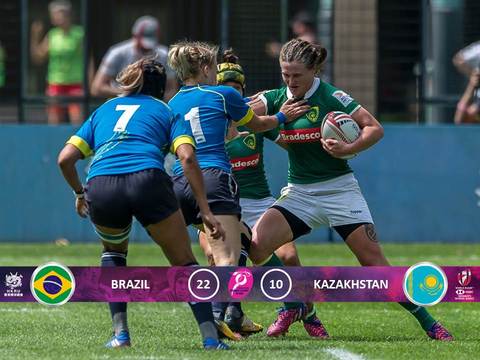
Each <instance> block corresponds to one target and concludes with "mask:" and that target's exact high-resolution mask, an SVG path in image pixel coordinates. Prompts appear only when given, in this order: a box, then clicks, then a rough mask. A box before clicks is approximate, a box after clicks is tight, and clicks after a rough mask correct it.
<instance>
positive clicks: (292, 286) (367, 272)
mask: <svg viewBox="0 0 480 360" xmlns="http://www.w3.org/2000/svg"><path fill="white" fill-rule="evenodd" d="M0 279H1V280H2V282H1V285H0V301H1V302H33V301H38V302H40V303H43V304H47V305H61V304H64V303H66V302H67V301H70V302H186V301H194V302H199V301H221V302H226V301H230V302H231V301H274V302H278V301H287V302H297V301H299V302H300V301H301V302H403V301H408V300H409V301H411V302H413V303H415V304H417V305H425V306H429V305H434V304H437V303H438V302H440V301H443V302H478V301H479V299H480V266H442V267H440V266H437V265H434V264H431V263H419V264H416V265H414V266H411V267H398V266H392V267H331V266H327V267H242V268H239V267H134V266H132V267H78V266H72V267H66V266H64V265H62V264H58V263H47V264H44V265H42V266H39V267H0Z"/></svg>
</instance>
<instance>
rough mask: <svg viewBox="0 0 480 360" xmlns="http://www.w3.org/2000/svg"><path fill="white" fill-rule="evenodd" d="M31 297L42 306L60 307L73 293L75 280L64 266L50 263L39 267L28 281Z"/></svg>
mask: <svg viewBox="0 0 480 360" xmlns="http://www.w3.org/2000/svg"><path fill="white" fill-rule="evenodd" d="M30 290H31V292H32V295H33V297H34V298H35V300H37V301H38V302H39V303H41V304H44V305H62V304H65V303H66V302H67V301H68V300H70V298H71V297H72V295H73V293H74V292H75V278H74V277H73V274H72V272H71V271H70V269H69V268H67V267H66V266H63V265H61V264H58V263H54V262H50V263H47V264H45V265H42V266H39V267H37V268H36V269H35V271H34V272H33V275H32V278H31V281H30Z"/></svg>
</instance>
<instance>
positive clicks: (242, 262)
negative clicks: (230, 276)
mask: <svg viewBox="0 0 480 360" xmlns="http://www.w3.org/2000/svg"><path fill="white" fill-rule="evenodd" d="M244 224H245V223H244ZM245 226H246V224H245ZM241 239H242V250H241V251H240V258H239V259H238V266H241V267H243V266H247V258H248V250H249V249H250V239H249V238H248V237H247V235H246V234H243V233H242V234H241ZM228 306H233V307H234V308H235V309H237V311H238V314H236V315H238V316H239V317H242V316H243V310H242V304H241V303H239V302H231V303H229V304H228ZM214 312H215V310H214Z"/></svg>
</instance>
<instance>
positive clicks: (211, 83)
mask: <svg viewBox="0 0 480 360" xmlns="http://www.w3.org/2000/svg"><path fill="white" fill-rule="evenodd" d="M217 51H218V49H217V48H216V47H213V46H211V45H208V44H205V43H200V42H181V43H178V44H175V45H172V46H171V48H170V51H169V53H168V61H169V65H170V67H171V68H172V69H174V70H175V72H176V73H177V76H178V77H179V79H180V81H181V82H182V83H183V86H182V87H181V89H180V91H179V92H178V93H177V94H176V95H175V96H174V97H173V98H172V99H171V100H170V102H169V105H170V107H171V108H172V110H173V112H174V113H175V114H176V115H177V116H179V118H180V119H183V120H184V121H185V123H187V124H188V125H189V126H190V128H191V133H192V136H193V137H194V139H195V143H196V147H197V152H196V153H197V158H198V162H199V164H200V167H201V169H202V172H203V176H204V179H205V184H206V191H207V198H208V201H209V204H210V207H211V209H212V212H213V213H214V214H215V215H216V217H217V218H218V219H219V220H220V222H221V224H222V227H223V228H224V229H225V231H226V237H225V239H224V241H216V240H215V239H213V238H212V237H211V234H210V232H209V230H208V228H207V229H205V230H206V234H207V240H208V243H209V245H210V247H211V249H212V255H213V258H214V261H215V264H216V265H217V266H235V265H237V264H238V260H239V257H240V249H241V241H240V222H239V219H240V212H241V209H240V205H239V202H238V188H237V184H236V182H235V180H234V179H233V177H232V174H231V167H230V161H229V158H228V156H227V153H226V152H225V136H226V132H227V129H228V127H229V125H230V123H231V122H232V121H233V122H235V123H236V124H237V125H239V126H241V125H245V126H247V127H249V128H250V129H252V130H254V131H266V130H269V129H272V128H275V127H277V126H278V124H279V123H284V122H286V121H291V120H293V119H295V118H296V117H298V116H300V115H302V114H303V113H305V111H307V110H308V107H305V106H304V105H303V103H302V102H300V103H297V104H293V102H292V101H289V102H287V103H286V104H283V105H282V106H281V108H279V112H277V113H276V114H274V115H272V116H262V117H259V116H257V115H255V114H254V113H253V111H252V110H251V108H250V107H249V106H248V105H246V104H245V102H244V101H243V98H242V97H241V96H240V94H239V93H238V92H237V91H236V90H235V89H233V88H231V87H228V86H215V84H216V75H217V62H216V57H217ZM174 173H175V175H176V176H175V177H174V189H175V193H176V195H177V198H178V200H179V202H180V206H181V208H182V212H183V214H184V216H185V220H186V222H187V224H194V225H201V223H202V221H201V218H200V217H199V214H200V212H199V209H198V205H197V203H196V201H195V199H193V198H192V195H191V189H190V186H189V185H188V184H187V183H186V180H185V177H184V176H183V172H182V170H181V168H180V166H179V164H178V163H177V164H176V166H175V167H174ZM226 306H227V304H226V303H222V304H218V306H217V307H216V309H214V311H215V313H217V314H219V317H218V318H223V313H224V312H225V308H226ZM221 327H223V324H221ZM229 334H230V332H229ZM225 335H227V334H225ZM227 336H228V335H227ZM229 337H230V338H232V339H236V337H235V336H229Z"/></svg>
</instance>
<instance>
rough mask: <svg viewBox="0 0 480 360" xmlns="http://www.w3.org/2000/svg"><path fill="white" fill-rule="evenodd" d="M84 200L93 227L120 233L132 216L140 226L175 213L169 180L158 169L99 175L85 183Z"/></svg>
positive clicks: (175, 207)
mask: <svg viewBox="0 0 480 360" xmlns="http://www.w3.org/2000/svg"><path fill="white" fill-rule="evenodd" d="M85 198H86V200H87V203H88V209H89V211H90V218H91V220H92V222H93V223H94V224H96V225H100V226H106V227H111V228H116V229H124V228H126V227H127V226H129V225H130V223H131V222H132V216H135V217H136V218H137V220H138V221H139V222H140V223H141V224H142V225H143V226H144V227H146V226H148V225H151V224H156V223H158V222H160V221H162V220H164V219H166V218H167V217H169V216H170V215H172V214H173V213H174V212H175V211H177V210H178V208H179V207H178V202H177V199H176V198H175V193H174V192H173V186H172V181H171V180H170V177H169V176H168V175H167V174H166V173H165V172H164V171H162V170H160V169H147V170H142V171H138V172H134V173H130V174H119V175H102V176H96V177H94V178H93V179H91V180H89V181H88V183H87V185H86V187H85Z"/></svg>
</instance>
